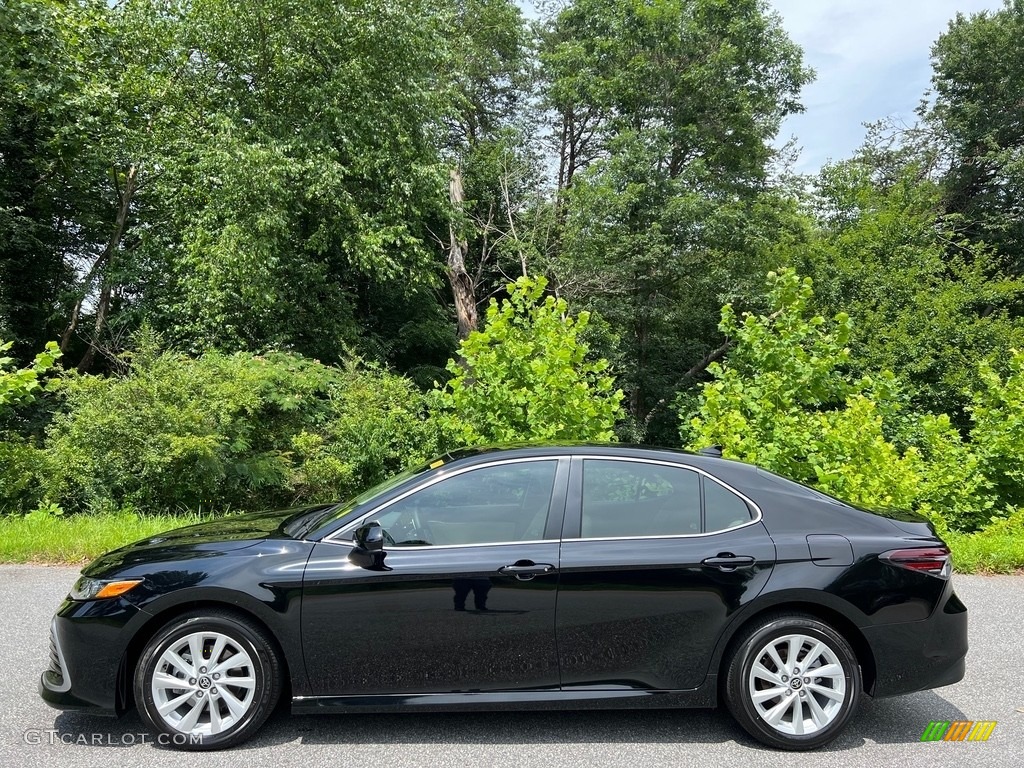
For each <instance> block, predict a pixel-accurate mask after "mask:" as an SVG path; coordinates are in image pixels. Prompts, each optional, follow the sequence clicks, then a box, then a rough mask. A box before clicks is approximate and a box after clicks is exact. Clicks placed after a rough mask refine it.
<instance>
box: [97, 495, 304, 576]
mask: <svg viewBox="0 0 1024 768" xmlns="http://www.w3.org/2000/svg"><path fill="white" fill-rule="evenodd" d="M317 508H320V507H318V506H314V507H298V508H293V509H282V510H277V511H274V512H254V513H249V514H242V515H231V516H230V517H223V518H219V519H217V520H208V521H206V522H203V523H196V524H195V525H188V526H185V527H183V528H175V529H174V530H170V531H166V532H164V533H159V534H157V535H156V536H150V537H149V538H146V539H141V540H140V541H136V542H134V543H132V544H128V545H126V546H124V547H121V548H119V549H115V550H112V551H111V552H107V553H106V554H104V555H101V556H100V557H99V558H97V559H96V560H94V561H93V562H92V563H90V564H89V565H88V566H87V567H86V568H85V569H84V570H83V571H82V573H83V574H84V575H86V576H95V577H100V576H102V575H103V574H104V573H105V572H108V571H110V570H112V569H117V568H124V567H126V566H131V565H139V564H144V563H152V562H159V561H162V560H175V559H181V558H182V557H189V558H199V557H211V556H213V555H217V554H220V553H223V552H233V551H236V550H240V549H245V548H247V547H251V546H253V545H254V544H257V543H258V542H260V541H263V540H265V539H269V538H283V537H286V535H285V534H284V532H283V531H282V528H283V525H284V522H285V521H286V520H288V519H289V518H291V517H294V516H295V515H297V514H301V513H303V512H306V511H308V510H311V509H317Z"/></svg>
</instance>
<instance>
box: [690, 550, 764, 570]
mask: <svg viewBox="0 0 1024 768" xmlns="http://www.w3.org/2000/svg"><path fill="white" fill-rule="evenodd" d="M700 564H701V565H703V566H704V567H705V568H717V569H718V570H720V571H735V570H736V569H737V568H750V567H751V566H752V565H753V564H754V558H752V557H749V556H747V555H734V554H732V553H731V552H720V553H719V555H718V557H708V558H706V559H704V560H701V561H700Z"/></svg>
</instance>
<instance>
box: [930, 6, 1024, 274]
mask: <svg viewBox="0 0 1024 768" xmlns="http://www.w3.org/2000/svg"><path fill="white" fill-rule="evenodd" d="M932 69H933V72H932V91H933V93H934V100H933V101H932V102H931V104H930V105H928V104H925V105H923V106H922V109H921V114H922V117H923V119H924V122H925V124H926V126H927V128H928V130H929V132H930V133H932V134H933V135H935V137H936V141H937V143H938V145H939V151H940V152H941V153H942V156H943V161H944V165H945V166H946V167H947V170H946V171H945V173H943V175H942V180H941V181H942V187H943V191H944V198H945V202H946V208H947V211H948V213H949V214H950V215H951V216H952V217H953V218H954V219H955V220H956V221H957V222H958V224H959V226H961V227H962V228H963V229H964V231H965V233H966V234H967V235H968V236H969V237H970V238H971V239H972V240H974V241H978V242H984V243H987V244H989V245H992V246H995V247H996V251H997V253H998V256H999V258H1000V261H1001V263H1002V265H1003V266H1005V267H1006V268H1008V269H1009V270H1011V271H1012V272H1014V273H1015V274H1021V273H1022V271H1024V217H1022V216H1021V208H1020V199H1021V196H1022V195H1024V154H1022V153H1021V145H1022V142H1024V2H1022V0H1005V3H1004V7H1003V8H1001V9H999V10H997V11H983V12H981V13H977V14H973V15H971V16H964V15H962V14H957V16H956V18H955V19H954V20H953V21H951V22H950V24H949V28H948V29H947V30H946V31H945V32H944V33H943V34H942V35H941V36H940V37H939V39H938V41H937V42H936V43H935V45H934V47H933V48H932Z"/></svg>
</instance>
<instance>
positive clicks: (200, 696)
mask: <svg viewBox="0 0 1024 768" xmlns="http://www.w3.org/2000/svg"><path fill="white" fill-rule="evenodd" d="M204 693H205V692H204V691H199V692H198V693H197V694H196V696H198V697H199V698H200V699H201V698H203V694H204Z"/></svg>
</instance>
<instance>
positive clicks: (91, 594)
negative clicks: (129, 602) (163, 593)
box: [71, 576, 142, 600]
mask: <svg viewBox="0 0 1024 768" xmlns="http://www.w3.org/2000/svg"><path fill="white" fill-rule="evenodd" d="M141 583H142V579H127V580H125V581H102V580H100V579H90V578H89V577H88V576H83V577H82V578H80V579H79V580H78V581H76V582H75V586H73V587H72V588H71V599H72V600H102V599H104V598H107V597H120V596H121V595H123V594H124V593H125V592H127V591H128V590H130V589H132V588H133V587H136V586H138V585H139V584H141Z"/></svg>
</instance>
